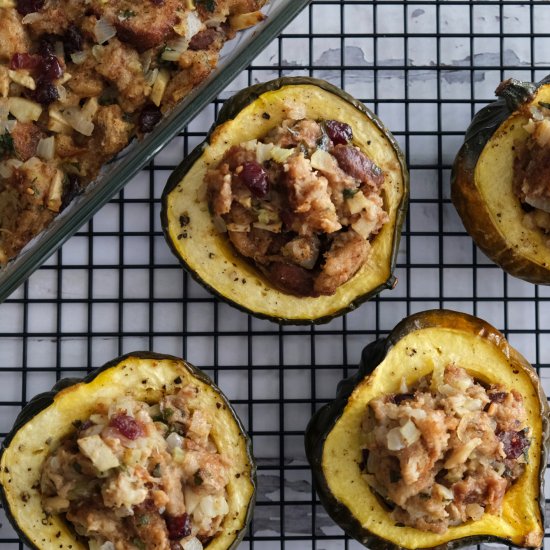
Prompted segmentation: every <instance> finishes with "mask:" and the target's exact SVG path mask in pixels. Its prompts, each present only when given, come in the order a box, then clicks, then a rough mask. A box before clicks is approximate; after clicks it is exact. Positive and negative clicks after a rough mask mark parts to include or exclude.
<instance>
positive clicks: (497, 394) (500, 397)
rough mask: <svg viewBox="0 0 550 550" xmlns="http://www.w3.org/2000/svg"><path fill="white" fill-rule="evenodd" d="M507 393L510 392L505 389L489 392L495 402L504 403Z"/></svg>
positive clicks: (490, 397)
mask: <svg viewBox="0 0 550 550" xmlns="http://www.w3.org/2000/svg"><path fill="white" fill-rule="evenodd" d="M507 395H508V392H505V391H491V392H489V399H490V400H491V401H492V402H493V403H502V402H503V401H504V400H505V399H506V396H507Z"/></svg>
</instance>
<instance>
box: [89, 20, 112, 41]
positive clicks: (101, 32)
mask: <svg viewBox="0 0 550 550" xmlns="http://www.w3.org/2000/svg"><path fill="white" fill-rule="evenodd" d="M94 34H95V39H96V41H97V43H98V44H105V42H107V41H108V40H110V39H111V38H113V37H114V36H116V29H115V27H113V25H111V23H109V21H107V20H106V19H104V18H103V17H102V18H101V19H98V21H97V23H96V24H95V27H94Z"/></svg>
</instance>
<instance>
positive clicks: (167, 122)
mask: <svg viewBox="0 0 550 550" xmlns="http://www.w3.org/2000/svg"><path fill="white" fill-rule="evenodd" d="M310 1H311V0H270V2H269V3H268V4H267V5H266V6H265V7H264V8H263V10H262V11H263V12H264V13H265V14H266V15H267V18H266V19H265V20H264V21H263V22H261V23H260V24H259V25H257V26H255V27H253V28H251V29H248V30H246V31H243V32H241V33H239V34H238V35H237V36H236V37H235V38H234V39H233V40H230V41H228V42H227V43H226V45H225V46H224V48H223V50H222V52H221V56H220V61H219V64H218V67H217V68H216V69H215V70H214V71H213V72H212V74H211V75H210V76H209V77H208V78H207V79H206V80H205V81H204V82H203V83H202V84H201V85H200V86H198V87H197V88H196V89H195V90H194V91H193V92H192V93H191V94H190V95H189V96H188V97H186V98H185V99H184V100H183V101H182V102H181V103H180V104H179V105H178V106H177V107H176V108H175V109H174V110H173V111H172V112H171V113H170V114H169V115H168V116H167V117H166V118H165V119H163V120H162V121H161V122H160V123H159V124H158V126H157V127H156V128H155V130H154V131H153V132H152V133H151V134H149V135H148V136H147V137H146V138H145V139H144V140H143V141H141V142H138V141H134V142H132V143H131V144H130V145H129V146H128V147H127V148H126V149H125V150H124V151H123V152H122V153H121V154H120V155H119V156H118V157H117V159H116V160H114V161H112V162H111V163H109V164H108V165H107V166H104V167H103V169H102V171H101V173H100V175H99V177H98V178H97V179H96V180H95V181H94V182H93V183H92V184H90V185H89V186H88V187H87V188H86V190H85V192H84V193H82V194H81V195H79V196H78V197H76V198H75V199H74V200H73V201H72V202H71V203H70V204H69V205H68V206H67V208H66V209H65V210H64V211H63V212H62V213H61V214H60V215H59V216H58V217H57V218H56V219H55V220H54V221H53V222H52V224H51V225H50V226H49V227H48V228H47V229H46V230H45V231H43V232H42V233H40V234H39V235H38V236H37V237H35V238H34V239H33V240H32V241H31V242H30V243H29V244H28V245H27V246H26V247H25V248H24V249H23V251H22V252H21V253H20V254H19V255H18V256H17V257H16V258H15V259H14V260H12V261H11V262H10V263H9V264H8V265H7V266H6V267H5V268H3V269H1V270H0V302H3V301H4V300H5V299H6V298H7V297H8V296H9V295H10V294H11V293H12V292H13V291H14V290H15V289H16V288H17V287H18V286H19V285H20V284H21V283H23V282H24V281H25V280H26V279H27V278H28V277H29V276H30V275H31V273H32V272H33V271H34V270H35V269H37V268H38V267H40V266H41V265H42V264H43V263H44V262H45V261H46V260H47V259H48V258H49V256H51V254H53V253H54V252H55V251H56V250H57V249H58V248H59V247H60V246H61V245H62V244H63V243H64V242H65V241H66V240H67V239H68V238H69V237H71V236H72V235H74V234H75V233H76V232H77V231H78V229H79V228H80V227H81V226H82V225H83V224H84V223H86V222H87V221H88V220H89V219H90V218H91V217H92V216H93V215H94V214H95V213H96V212H97V211H98V210H99V209H100V208H101V207H102V206H103V205H104V204H105V203H106V202H108V201H109V200H110V199H111V198H112V197H113V196H114V195H115V194H116V193H117V192H118V191H120V190H121V189H122V187H123V186H124V185H125V184H126V183H128V181H129V180H130V179H131V178H132V177H133V176H134V175H135V174H136V173H137V172H138V171H139V170H140V169H141V168H142V167H143V166H144V165H145V164H147V163H148V162H149V161H150V160H151V159H152V158H153V157H154V156H155V154H156V153H158V152H159V151H160V150H161V149H162V148H163V147H164V146H165V145H166V144H167V143H168V142H169V141H170V140H171V139H172V138H173V137H174V136H175V135H176V134H178V132H180V131H181V130H182V128H183V127H184V126H185V125H187V124H188V123H189V122H190V121H191V120H192V119H193V118H194V117H195V116H196V115H197V114H198V113H199V112H200V111H201V110H202V109H203V108H204V107H205V106H206V105H207V104H208V103H210V101H212V100H213V99H214V98H215V97H216V95H217V94H219V93H220V92H221V91H222V90H223V89H224V88H225V87H226V86H227V85H228V84H229V83H230V82H231V81H232V80H233V78H234V77H235V75H236V74H237V73H238V72H240V71H242V70H243V69H244V68H245V67H246V66H247V65H248V64H249V63H250V62H251V61H252V60H253V59H254V57H256V55H257V54H259V53H260V52H261V51H262V50H263V49H264V48H266V47H267V45H268V44H269V43H270V42H271V41H272V40H273V39H274V38H275V37H276V36H277V35H278V34H280V32H281V31H282V30H283V29H284V27H285V26H286V25H287V24H288V23H290V21H291V20H292V19H293V18H294V17H295V16H296V15H298V13H299V12H300V11H301V10H302V9H303V8H304V7H305V6H307V4H309V2H310Z"/></svg>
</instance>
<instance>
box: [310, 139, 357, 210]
mask: <svg viewBox="0 0 550 550" xmlns="http://www.w3.org/2000/svg"><path fill="white" fill-rule="evenodd" d="M335 162H336V161H335V159H334V157H333V156H332V155H331V154H330V153H329V152H327V151H323V150H322V149H317V150H316V151H315V152H314V153H313V155H311V166H312V168H314V169H315V170H321V171H322V172H328V173H331V172H334V169H335ZM352 214H353V212H352Z"/></svg>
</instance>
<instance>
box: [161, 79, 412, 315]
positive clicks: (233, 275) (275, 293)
mask: <svg viewBox="0 0 550 550" xmlns="http://www.w3.org/2000/svg"><path fill="white" fill-rule="evenodd" d="M297 106H298V108H300V109H301V108H302V107H300V106H303V108H305V116H306V118H312V119H315V120H318V119H336V120H341V121H345V122H347V123H348V124H349V125H350V126H351V127H352V129H353V135H354V144H355V145H358V146H359V147H360V148H361V150H363V151H364V152H365V153H366V154H367V155H368V156H369V157H370V158H371V159H372V160H373V161H374V162H375V163H376V164H377V165H378V166H380V167H381V168H382V170H384V172H385V174H386V179H385V191H384V205H385V208H386V209H387V211H388V214H389V217H390V220H391V221H390V222H389V223H388V224H386V225H385V226H384V227H383V229H382V231H381V232H380V234H379V235H377V236H376V238H375V240H374V241H373V246H372V255H371V257H370V259H369V260H368V262H367V263H366V265H364V266H363V268H362V269H361V270H360V271H359V273H357V274H356V275H355V276H354V277H353V278H352V279H351V280H350V281H349V282H347V283H346V284H344V285H342V286H341V287H340V288H338V290H337V291H336V294H335V295H334V296H321V297H318V298H310V297H300V298H297V297H296V296H292V295H289V294H284V293H282V292H280V291H279V290H277V289H276V288H274V287H273V286H271V285H270V283H269V282H268V281H267V280H266V279H265V278H264V277H263V276H262V275H261V274H260V273H259V272H258V271H257V270H256V269H255V268H254V267H253V266H252V265H251V264H250V263H248V262H247V261H244V260H243V259H242V258H241V257H239V256H238V255H237V254H236V253H235V252H234V249H233V247H232V246H231V245H230V243H229V242H228V240H227V238H226V236H225V235H220V234H219V233H218V232H217V231H216V229H215V227H214V225H213V223H212V217H211V215H210V213H209V211H208V206H207V203H206V200H205V199H204V192H203V180H204V176H205V174H206V171H207V169H208V168H209V167H215V166H216V165H217V164H218V163H219V161H220V160H221V158H222V157H223V155H224V153H225V151H227V149H228V148H229V147H231V146H232V145H239V144H240V143H243V142H245V141H248V140H251V139H255V138H259V137H260V138H261V137H263V136H264V135H266V134H267V133H268V132H269V131H270V130H271V129H273V128H275V127H276V126H279V125H280V124H281V123H282V121H283V120H285V119H287V118H290V117H291V113H292V109H293V108H296V107H297ZM265 113H269V119H267V118H266V117H265V116H263V115H265ZM405 179H406V173H404V169H403V166H402V164H401V161H400V158H399V156H398V154H397V152H396V150H395V148H394V147H393V146H392V145H391V144H390V143H389V141H388V136H387V135H386V134H385V133H384V131H382V130H381V129H380V127H379V126H377V124H375V123H374V122H373V120H371V119H370V118H369V117H368V116H367V115H366V114H365V113H364V112H362V111H360V110H359V109H357V108H356V107H355V106H354V105H352V104H351V103H349V102H348V101H346V100H344V99H342V98H341V97H339V96H337V95H335V94H334V93H331V92H329V91H327V90H325V89H322V88H320V87H319V86H315V85H307V84H302V85H289V86H283V87H282V88H280V89H276V90H273V91H268V92H265V93H263V94H261V95H260V97H259V98H257V99H255V100H254V101H253V102H252V103H250V104H249V105H248V106H246V107H245V108H243V109H242V110H241V111H240V112H239V113H238V114H237V116H236V117H235V118H234V119H231V120H228V121H227V122H224V123H223V124H221V125H220V126H218V127H217V128H216V130H215V131H214V132H213V134H212V136H211V138H210V144H209V145H207V146H206V148H205V150H204V152H203V154H202V156H201V157H200V158H199V159H198V160H197V161H196V162H195V163H194V164H193V165H192V167H191V168H190V169H189V170H188V171H187V172H186V173H185V175H184V177H183V179H182V180H181V182H180V183H179V184H178V185H177V186H176V187H174V189H173V190H171V191H170V192H169V194H168V195H167V196H166V199H165V200H166V203H165V209H166V220H167V227H166V228H165V232H167V238H168V239H169V241H170V242H171V245H172V247H173V248H174V249H175V250H174V251H175V253H176V255H178V256H179V257H180V258H181V259H182V260H183V261H184V262H185V264H186V267H187V269H188V270H189V271H190V272H191V273H192V274H194V275H195V276H196V278H198V279H199V280H200V281H201V282H202V283H203V284H205V285H206V286H207V287H209V288H210V289H211V290H213V291H215V292H216V293H217V294H219V295H220V296H221V297H222V298H224V299H226V300H228V301H229V302H231V303H232V304H234V305H237V306H239V307H242V308H244V309H246V310H247V311H249V312H251V313H253V314H255V315H258V316H260V317H267V318H270V319H274V320H280V321H281V322H300V321H302V322H303V321H306V322H308V321H314V320H316V319H319V318H324V319H325V320H329V319H330V317H331V316H332V315H335V314H337V313H339V312H342V310H345V309H346V308H347V307H348V306H349V305H350V304H352V303H353V302H354V301H355V300H357V299H359V298H361V297H362V296H364V295H366V294H369V293H370V292H372V291H373V290H375V289H378V288H379V287H381V286H383V285H384V284H386V283H387V281H388V280H390V279H391V276H392V268H393V265H392V262H393V256H394V254H393V250H394V249H395V247H396V242H395V239H396V237H395V232H396V225H400V224H401V222H402V216H401V210H402V209H403V203H404V201H405V202H406V196H407V185H406V182H405ZM182 215H184V216H187V217H188V218H189V223H188V224H187V225H186V226H185V227H183V228H182V226H181V223H180V216H182ZM182 233H184V234H185V236H184V237H182ZM397 239H398V236H397Z"/></svg>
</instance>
